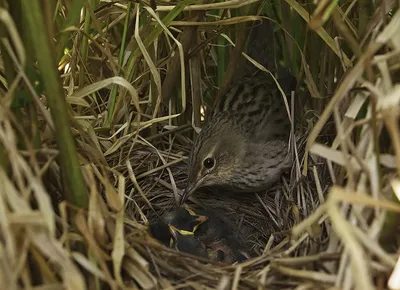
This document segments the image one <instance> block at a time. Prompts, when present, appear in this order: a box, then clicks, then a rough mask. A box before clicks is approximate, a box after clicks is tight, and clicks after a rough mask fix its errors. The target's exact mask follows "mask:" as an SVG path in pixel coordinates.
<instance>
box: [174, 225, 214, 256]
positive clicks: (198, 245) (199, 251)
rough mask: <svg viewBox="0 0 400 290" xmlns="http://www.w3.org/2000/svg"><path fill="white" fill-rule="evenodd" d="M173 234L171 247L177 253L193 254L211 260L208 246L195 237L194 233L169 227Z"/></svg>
mask: <svg viewBox="0 0 400 290" xmlns="http://www.w3.org/2000/svg"><path fill="white" fill-rule="evenodd" d="M168 227H169V230H170V233H171V236H172V238H171V241H170V247H171V248H175V249H176V250H177V251H180V252H185V253H188V254H192V255H194V256H198V257H203V258H209V255H210V254H209V252H208V251H207V248H206V246H205V245H204V244H203V243H202V242H200V241H199V239H198V238H196V237H195V235H194V233H193V232H190V231H185V230H181V229H178V228H176V227H175V226H173V225H169V226H168Z"/></svg>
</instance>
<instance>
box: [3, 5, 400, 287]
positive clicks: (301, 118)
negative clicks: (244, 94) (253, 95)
mask: <svg viewBox="0 0 400 290" xmlns="http://www.w3.org/2000/svg"><path fill="white" fill-rule="evenodd" d="M398 8H399V2H398V1H394V0H376V1H371V0H321V1H315V3H314V2H312V1H306V0H281V1H278V0H274V1H272V0H268V1H261V0H226V1H222V0H220V1H207V0H204V1H201V0H197V1H196V0H183V1H154V0H148V1H146V0H143V1H140V0H139V1H122V0H121V1H106V0H103V1H100V0H74V1H72V0H48V1H40V0H29V1H27V0H10V1H7V0H0V20H1V25H0V34H1V38H0V41H1V42H0V47H1V55H0V90H1V97H0V149H1V150H0V285H2V287H4V288H3V289H37V290H39V289H71V290H72V289H73V290H75V289H157V288H159V289H175V288H176V289H178V288H185V289H186V288H188V289H191V288H193V289H209V288H211V289H215V288H217V289H229V288H230V289H256V288H257V289H265V288H268V289H365V290H369V289H388V288H390V289H400V270H399V268H400V267H399V263H400V262H399V254H400V252H399V243H400V234H399V233H400V230H399V226H400V223H399V221H400V218H399V216H398V214H399V212H400V205H399V198H400V194H399V192H400V180H399V174H400V132H399V122H398V117H399V101H400V89H399V88H400V86H399V84H398V82H399V76H400V75H399V69H400V34H399V33H398V31H399V30H400V13H399V10H398ZM261 20H264V21H267V20H268V21H270V23H272V24H271V27H272V28H273V29H272V30H271V31H269V34H268V35H267V37H268V38H269V39H270V40H271V42H270V44H269V48H268V51H269V53H271V54H270V56H271V57H270V58H268V59H269V60H271V61H270V63H261V64H260V63H258V60H257V58H256V57H255V58H254V59H253V58H248V55H247V54H246V52H250V51H251V48H252V46H256V43H248V41H247V36H248V35H249V31H250V28H251V27H252V26H253V25H255V24H256V23H259V22H260V21H261ZM249 54H250V53H249ZM245 57H247V58H248V59H249V61H250V62H251V63H252V64H254V65H255V66H257V67H258V68H260V69H262V70H265V71H271V73H272V74H275V73H276V71H277V68H278V67H283V68H285V69H286V70H288V71H290V72H291V73H292V74H293V75H294V76H296V78H297V80H298V87H297V90H296V92H295V98H293V100H294V101H293V102H292V103H291V104H290V105H291V114H292V116H293V119H292V120H296V122H293V126H294V127H296V128H295V129H296V132H297V133H296V136H294V135H293V140H292V142H293V146H295V147H296V148H297V149H298V151H296V164H295V166H294V168H293V171H292V174H291V176H290V177H289V178H288V179H287V183H285V184H284V187H283V188H284V189H283V191H282V192H281V193H280V194H279V195H277V196H278V198H275V200H270V202H268V203H267V202H266V200H265V199H261V198H259V199H258V200H257V202H254V199H253V200H252V201H251V202H249V201H243V204H240V203H239V204H236V205H235V204H230V205H229V206H228V209H226V210H227V211H232V212H234V210H235V209H237V208H238V207H242V208H243V209H242V211H243V212H244V216H242V218H243V219H244V220H245V221H247V222H248V223H249V224H253V225H254V223H255V222H256V220H257V221H264V222H265V220H267V223H268V224H269V225H271V226H268V225H266V226H265V227H260V229H259V230H258V232H256V230H254V231H253V232H256V233H253V236H254V240H257V242H255V245H256V246H254V250H255V251H256V252H257V253H258V256H257V257H256V258H254V259H251V260H249V261H248V262H245V263H242V264H239V265H231V266H226V265H219V264H215V265H213V267H209V262H207V261H202V260H201V259H200V260H199V261H197V262H194V258H193V257H191V256H189V255H185V254H182V253H176V252H175V251H173V250H171V249H166V248H164V247H162V246H160V245H159V244H158V243H157V242H156V241H154V240H153V239H152V238H151V237H149V235H148V234H147V231H146V225H147V222H148V217H149V215H150V214H154V213H160V212H162V211H164V210H166V209H168V208H171V207H172V206H173V204H174V202H173V201H174V198H175V199H176V198H177V197H178V194H179V189H180V188H182V186H183V184H184V180H185V169H184V166H183V165H182V164H184V163H185V162H184V161H185V160H186V159H185V157H186V156H187V153H188V151H189V150H190V147H191V144H192V140H193V137H194V136H195V130H193V129H197V128H200V127H201V122H202V120H203V119H204V118H205V116H206V113H207V112H208V110H209V109H210V108H211V107H212V105H213V103H214V102H215V100H216V98H219V97H221V96H222V93H223V92H224V90H226V88H227V87H228V86H229V85H230V84H231V83H232V82H234V81H235V79H237V78H238V77H240V76H241V74H242V72H244V71H245V70H244V69H243V62H244V59H245ZM264 65H265V66H264ZM331 185H333V186H331ZM278 199H279V201H278V202H277V200H278ZM209 201H210V202H211V203H217V201H215V200H212V199H211V200H210V199H209ZM288 201H290V204H289V205H288V204H287V202H288ZM284 202H286V203H285V204H286V205H285V210H282V208H283V207H282V204H284ZM269 217H273V219H274V223H275V225H274V226H272V224H274V223H272V222H271V221H270V220H269V219H268V218H269ZM271 219H272V218H271ZM282 224H285V225H286V227H285V230H287V231H286V232H285V233H282V232H281V233H278V231H277V230H276V228H279V225H282ZM292 225H293V227H292ZM282 235H283V237H282ZM396 263H397V270H395V271H394V269H395V266H396ZM396 271H397V272H396Z"/></svg>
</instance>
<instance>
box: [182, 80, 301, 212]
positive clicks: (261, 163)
mask: <svg viewBox="0 0 400 290" xmlns="http://www.w3.org/2000/svg"><path fill="white" fill-rule="evenodd" d="M278 82H279V83H280V86H281V88H282V89H283V91H284V92H285V94H289V92H290V91H291V90H293V89H294V86H295V85H296V81H295V79H294V78H293V77H288V78H285V79H280V80H278ZM288 99H289V98H288ZM288 103H289V104H290V101H289V100H288ZM289 134H290V119H289V117H288V113H287V110H286V106H285V103H284V99H283V97H282V95H281V93H280V92H279V90H278V87H277V86H276V84H275V82H274V80H273V79H272V77H269V78H266V77H265V75H263V76H262V77H258V78H257V77H254V78H245V79H243V80H242V81H240V82H239V83H237V84H235V85H233V86H232V87H231V88H230V89H229V90H228V92H227V94H226V95H225V96H224V97H222V98H221V100H220V102H219V103H217V105H216V106H215V107H214V109H213V112H212V114H211V117H210V118H209V119H208V121H207V122H206V124H205V125H204V127H203V129H202V130H201V132H200V134H199V135H198V136H197V138H196V140H195V142H194V145H193V148H192V151H191V154H190V157H189V170H188V171H189V176H188V184H187V186H186V188H185V190H184V193H183V196H182V198H181V204H183V203H184V202H185V201H186V200H187V198H188V196H189V195H190V194H191V193H192V192H194V191H195V190H196V189H198V188H200V187H209V186H219V187H223V188H226V189H229V190H230V191H233V192H257V191H260V190H264V189H267V188H268V187H270V186H271V185H273V184H274V183H275V182H276V181H278V180H279V178H280V177H281V174H282V173H283V172H284V171H285V170H287V169H289V168H290V167H291V164H292V161H291V154H290V152H289V150H288V139H289Z"/></svg>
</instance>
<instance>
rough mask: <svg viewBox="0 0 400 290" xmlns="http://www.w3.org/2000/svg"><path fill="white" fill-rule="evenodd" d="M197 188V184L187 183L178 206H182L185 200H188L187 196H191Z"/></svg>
mask: <svg viewBox="0 0 400 290" xmlns="http://www.w3.org/2000/svg"><path fill="white" fill-rule="evenodd" d="M198 187H199V183H198V182H197V183H189V184H188V186H186V188H185V190H184V191H183V194H182V197H181V200H180V202H179V203H180V205H183V204H184V203H185V202H186V201H187V199H188V198H189V195H191V194H192V192H193V191H195V190H196V189H197V188H198Z"/></svg>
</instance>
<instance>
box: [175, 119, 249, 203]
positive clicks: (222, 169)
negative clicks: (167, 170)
mask: <svg viewBox="0 0 400 290" xmlns="http://www.w3.org/2000/svg"><path fill="white" fill-rule="evenodd" d="M241 138H242V137H241V136H240V135H238V134H237V133H236V134H235V131H234V130H233V128H232V127H231V125H230V124H229V123H226V122H220V123H213V124H210V123H209V124H207V125H206V126H205V127H204V128H203V130H202V131H201V132H200V134H199V135H198V137H197V138H196V141H195V143H194V145H193V148H192V151H191V154H190V157H189V168H188V183H187V186H186V188H185V190H184V192H183V196H182V198H181V204H183V203H184V202H185V201H186V200H187V198H188V197H189V195H190V194H191V193H193V192H194V191H195V190H196V189H198V188H200V187H207V186H224V185H227V184H229V181H230V180H231V179H232V173H233V170H234V169H235V167H237V166H238V164H239V163H240V160H241V158H243V155H244V152H243V148H242V146H243V144H244V143H245V142H244V141H243V140H241Z"/></svg>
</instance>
